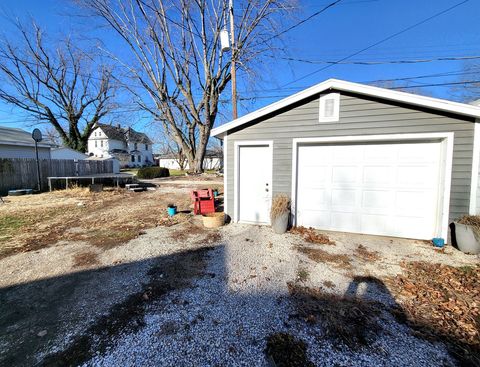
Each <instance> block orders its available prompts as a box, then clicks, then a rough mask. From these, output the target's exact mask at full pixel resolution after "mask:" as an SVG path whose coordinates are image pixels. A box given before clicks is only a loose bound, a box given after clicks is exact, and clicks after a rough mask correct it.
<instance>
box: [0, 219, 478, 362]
mask: <svg viewBox="0 0 480 367" xmlns="http://www.w3.org/2000/svg"><path fill="white" fill-rule="evenodd" d="M328 235H329V237H330V240H332V241H333V242H336V244H337V245H336V246H329V245H328V244H324V245H319V244H312V243H309V242H308V241H306V240H305V239H304V238H303V237H302V236H301V235H299V234H286V235H275V234H273V233H272V231H271V229H270V228H268V227H260V226H246V225H239V224H235V225H228V226H225V227H223V228H222V229H220V230H218V231H217V230H205V229H203V228H201V226H199V225H198V223H196V222H195V221H194V222H191V221H190V222H183V223H180V224H178V225H175V226H172V227H157V228H154V229H150V230H147V231H146V233H145V234H144V235H142V236H140V237H138V238H137V239H134V240H132V241H130V242H129V243H127V244H125V245H123V246H120V247H116V248H113V249H111V250H108V251H105V252H103V253H101V254H100V255H99V261H100V264H101V265H102V266H101V267H100V269H93V268H89V267H88V266H87V267H85V268H84V269H83V270H82V272H80V273H75V274H72V275H69V276H68V277H67V279H69V280H68V281H63V283H61V286H59V284H58V283H52V284H50V283H48V284H42V285H41V287H40V288H41V289H45V290H47V291H48V290H50V291H51V293H49V294H48V295H49V296H52V297H54V296H58V295H59V294H61V295H62V296H64V297H65V298H66V299H68V302H66V301H65V302H66V303H62V307H58V308H57V309H55V313H54V314H53V315H52V320H53V319H54V318H55V317H57V318H58V320H59V321H58V323H60V322H61V323H62V324H61V325H57V326H56V327H55V328H51V327H50V326H49V325H50V324H45V325H43V324H41V323H40V324H38V325H34V326H30V330H29V331H28V332H25V333H23V334H21V337H22V338H24V340H21V342H20V343H19V345H24V346H25V345H26V347H21V346H16V348H17V349H14V351H15V350H16V351H17V353H25V354H27V355H28V353H32V350H33V351H35V354H34V355H29V356H28V357H29V358H28V359H25V358H24V355H22V356H12V353H11V352H10V355H9V354H8V352H5V350H6V349H5V348H10V347H11V345H8V342H7V343H6V342H5V341H4V342H2V343H3V345H2V344H0V352H1V351H2V349H3V354H1V353H0V358H2V356H4V357H5V355H6V358H4V359H3V362H5V363H6V362H12V361H15V362H16V363H15V364H16V365H31V364H39V365H79V364H80V365H85V366H122V365H123V366H130V365H131V366H133V365H135V366H223V365H225V366H267V365H269V364H270V362H271V359H269V358H270V357H267V354H266V353H265V350H266V348H267V341H268V340H270V341H271V343H272V344H270V343H268V345H269V348H271V347H272V346H273V348H274V347H275V340H277V339H275V338H274V336H278V335H283V336H285V335H287V336H288V337H291V338H292V340H293V342H292V343H290V344H288V343H287V345H283V344H281V345H280V349H282V350H284V349H285V348H291V350H290V349H288V350H286V352H287V354H289V355H290V356H294V357H298V359H297V362H291V363H290V364H285V365H307V364H308V363H311V365H315V366H332V365H337V366H372V365H375V366H405V365H411V366H432V365H444V366H450V365H452V366H453V365H456V361H455V360H454V359H453V358H452V357H451V356H450V354H449V353H448V351H447V348H446V347H445V346H444V345H443V344H442V343H440V342H430V341H427V340H424V339H422V338H419V337H417V336H415V334H414V333H412V330H411V329H410V328H409V327H408V326H406V325H405V324H403V323H402V322H399V321H397V319H398V318H396V317H395V316H394V314H393V313H392V312H390V311H389V310H391V309H392V308H395V307H396V301H395V299H394V297H393V296H392V295H390V294H389V292H388V290H387V287H386V286H385V285H384V284H383V282H382V281H380V280H379V279H380V278H383V277H385V276H390V275H395V274H398V273H400V272H401V268H400V266H399V264H400V262H401V261H402V260H409V259H412V258H415V259H416V260H426V261H435V262H439V263H445V264H455V265H457V266H458V265H462V264H463V265H468V264H472V263H475V262H477V261H478V257H472V256H466V255H462V254H460V253H458V252H456V251H454V250H452V249H449V250H448V251H447V253H439V252H435V251H433V250H432V248H431V247H429V246H428V245H426V244H424V243H422V242H419V241H409V240H402V239H391V238H385V237H374V236H361V235H351V234H350V235H347V234H342V233H330V234H328ZM362 244H363V245H362ZM360 245H362V246H360ZM71 246H74V245H71ZM359 248H360V249H362V248H363V250H362V251H359ZM46 251H55V248H49V249H45V250H44V252H46ZM57 251H65V253H66V254H68V251H70V250H69V248H68V246H63V247H61V248H58V249H57ZM319 251H320V252H319ZM42 254H43V253H40V254H37V255H36V256H40V258H42V257H41V256H46V257H48V255H47V254H43V255H42ZM18 256H31V255H28V254H22V255H18ZM57 256H58V254H57ZM319 256H320V260H319ZM17 260H18V259H17ZM3 261H4V262H5V261H14V259H13V257H12V258H7V259H4V260H3ZM45 261H46V260H45ZM82 277H83V278H82ZM57 278H58V279H62V277H57ZM57 278H53V279H57ZM63 278H65V277H63ZM47 282H48V281H47ZM18 287H20V289H18ZM32 287H34V288H35V286H32V285H25V286H21V285H19V286H17V288H16V289H13V288H7V289H5V288H4V289H3V290H1V292H0V297H2V298H3V299H4V300H7V301H8V302H9V303H8V305H9V307H10V308H12V307H15V306H16V305H18V304H19V303H20V299H21V297H26V299H28V291H29V290H31V288H32ZM38 287H39V286H38V284H37V288H38ZM42 287H43V288H42ZM52 287H53V288H52ZM62 287H63V288H62ZM64 288H65V289H66V290H68V291H66V290H65V289H64ZM52 289H53V290H52ZM12 292H13V293H12ZM62 292H63V293H62ZM59 302H60V301H59ZM25 312H27V311H25ZM328 317H330V318H328ZM336 319H339V320H340V321H342V322H343V324H340V326H339V325H337V324H336V323H335V320H336ZM52 320H50V322H53V321H52ZM345 320H347V321H348V322H345ZM18 322H19V323H20V324H21V320H19V321H18ZM332 323H333V324H332ZM18 325H19V324H18V323H16V324H15V323H14V324H11V325H8V327H9V328H10V329H11V330H13V331H15V330H16V329H15V328H17V329H18V327H19V326H18ZM24 326H25V325H24ZM339 327H340V328H339ZM44 329H45V331H46V332H47V333H48V334H47V336H45V335H42V334H43V333H42V332H43V331H44ZM332 331H333V332H332ZM279 333H282V334H279ZM350 334H352V335H353V336H352V335H350ZM28 338H32V339H35V340H37V339H40V340H41V339H42V338H44V339H45V338H46V339H45V340H47V341H46V342H45V343H42V344H40V347H39V346H38V345H37V346H35V348H33V347H31V346H29V343H28ZM289 340H290V339H289ZM22 348H23V349H22ZM39 348H40V349H39ZM303 354H305V355H303ZM15 357H19V358H17V359H15ZM287 357H288V356H287ZM12 358H13V359H12ZM302 358H304V359H303V361H304V362H298V361H301V360H302ZM1 361H2V359H0V362H1ZM276 361H277V363H278V359H276ZM3 362H1V363H0V364H2V363H3ZM295 363H296V364H295ZM278 365H281V364H280V363H279V364H278Z"/></svg>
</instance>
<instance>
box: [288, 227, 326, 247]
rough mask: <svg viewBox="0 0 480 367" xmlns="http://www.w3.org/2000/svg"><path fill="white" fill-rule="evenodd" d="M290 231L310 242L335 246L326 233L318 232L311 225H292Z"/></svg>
mask: <svg viewBox="0 0 480 367" xmlns="http://www.w3.org/2000/svg"><path fill="white" fill-rule="evenodd" d="M290 232H291V233H294V234H298V235H300V236H302V237H303V238H304V239H305V241H307V242H310V243H315V244H319V245H331V246H335V241H332V240H331V239H330V238H329V237H328V236H327V235H325V234H323V233H320V232H318V231H316V230H315V229H313V228H311V227H310V228H306V227H293V228H292V229H291V230H290Z"/></svg>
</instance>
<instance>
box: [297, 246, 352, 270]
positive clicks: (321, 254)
mask: <svg viewBox="0 0 480 367" xmlns="http://www.w3.org/2000/svg"><path fill="white" fill-rule="evenodd" d="M296 249H297V251H299V252H301V253H302V254H305V255H307V257H308V258H309V259H310V260H313V261H315V262H317V263H328V264H332V265H333V266H335V267H337V268H341V269H350V268H351V267H352V265H351V258H350V256H348V255H345V254H332V253H330V252H328V251H325V250H322V249H319V248H311V247H304V246H297V247H296Z"/></svg>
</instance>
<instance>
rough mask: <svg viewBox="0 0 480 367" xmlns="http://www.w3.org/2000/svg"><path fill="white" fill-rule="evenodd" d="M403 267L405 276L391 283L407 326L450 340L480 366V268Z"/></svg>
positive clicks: (434, 336)
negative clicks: (479, 363)
mask: <svg viewBox="0 0 480 367" xmlns="http://www.w3.org/2000/svg"><path fill="white" fill-rule="evenodd" d="M401 265H402V267H403V268H404V273H403V274H402V275H398V276H396V277H395V278H390V279H388V280H387V282H388V284H389V286H390V287H389V288H390V289H391V290H392V291H393V292H394V293H396V295H398V296H399V297H397V300H398V302H399V303H400V304H401V307H402V309H403V312H404V314H405V316H406V319H407V322H408V323H409V324H410V325H411V326H413V327H414V328H415V329H416V330H417V332H418V333H420V334H421V335H422V336H426V337H429V338H432V337H433V338H439V337H440V338H441V339H442V340H447V341H448V342H449V343H450V344H453V345H454V346H455V347H456V348H455V349H456V351H455V352H456V353H457V354H458V353H461V354H463V358H467V360H468V361H476V363H478V362H480V266H478V265H477V266H466V267H461V268H455V267H453V266H448V265H441V264H431V263H426V262H409V263H402V264H401ZM472 358H473V359H472ZM474 363H475V362H474Z"/></svg>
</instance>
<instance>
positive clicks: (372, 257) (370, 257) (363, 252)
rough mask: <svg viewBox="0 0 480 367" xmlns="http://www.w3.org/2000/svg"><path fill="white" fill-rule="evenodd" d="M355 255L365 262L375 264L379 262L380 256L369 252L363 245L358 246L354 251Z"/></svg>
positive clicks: (374, 252)
mask: <svg viewBox="0 0 480 367" xmlns="http://www.w3.org/2000/svg"><path fill="white" fill-rule="evenodd" d="M355 255H357V256H358V257H359V258H361V259H362V260H364V261H366V262H375V261H378V260H380V254H379V253H378V251H370V250H369V249H367V248H366V247H365V246H363V245H358V247H357V248H356V249H355Z"/></svg>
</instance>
